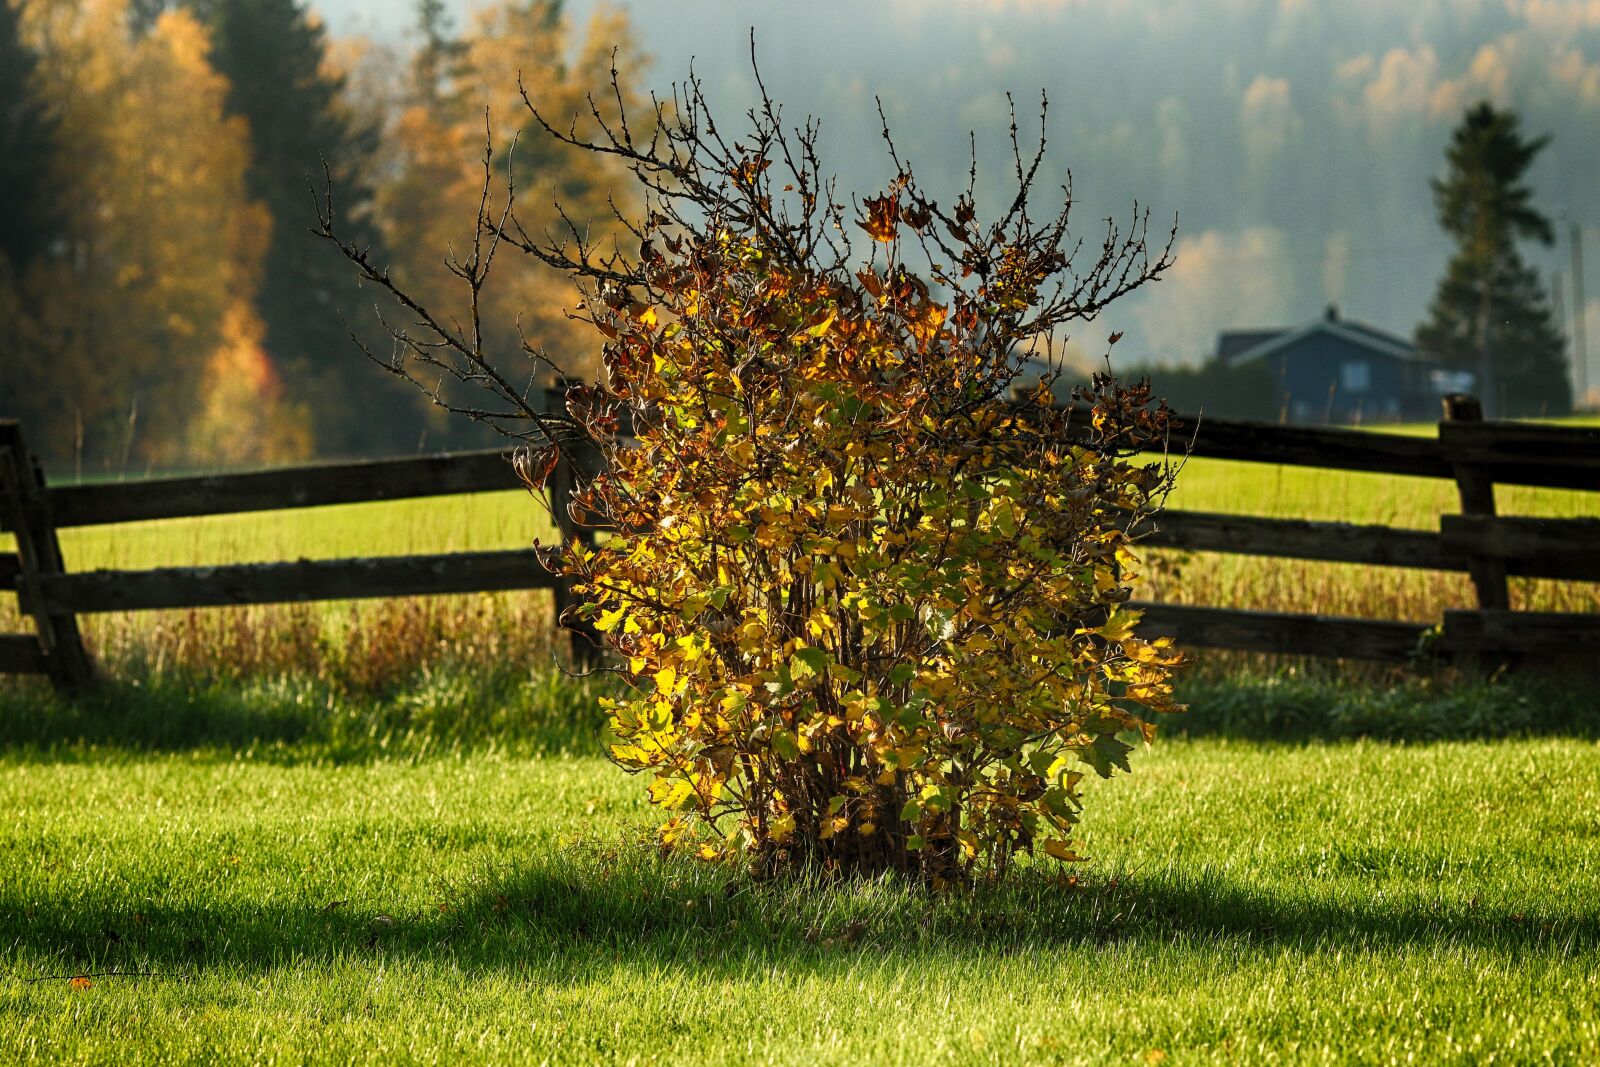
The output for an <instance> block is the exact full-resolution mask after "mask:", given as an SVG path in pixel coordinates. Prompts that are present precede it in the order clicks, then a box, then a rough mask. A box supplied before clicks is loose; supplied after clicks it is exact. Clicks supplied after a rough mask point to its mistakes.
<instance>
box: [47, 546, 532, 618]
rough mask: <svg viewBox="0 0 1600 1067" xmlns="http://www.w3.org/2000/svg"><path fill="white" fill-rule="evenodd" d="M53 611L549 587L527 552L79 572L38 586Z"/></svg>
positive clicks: (169, 606) (173, 606)
mask: <svg viewBox="0 0 1600 1067" xmlns="http://www.w3.org/2000/svg"><path fill="white" fill-rule="evenodd" d="M40 585H41V590H42V594H43V596H44V598H45V603H46V605H47V606H48V607H49V608H51V609H52V610H58V611H73V612H80V613H92V612H105V611H147V610H152V609H158V608H188V607H220V606H226V605H230V604H278V603H293V602H303V601H312V600H354V599H362V598H371V597H390V596H428V595H434V594H441V593H477V592H497V591H501V590H510V589H550V588H553V587H554V585H555V578H554V576H552V575H551V574H550V573H549V572H548V571H546V570H545V569H544V568H543V567H542V566H541V565H540V564H539V560H538V557H537V556H536V555H535V554H534V552H533V550H531V549H511V550H507V551H501V552H452V553H445V554H441V555H429V556H388V557H377V558H370V559H329V560H305V559H302V560H298V561H296V562H293V563H239V564H231V565H228V566H221V567H160V568H156V569H154V570H144V571H107V570H98V571H83V572H80V573H77V574H62V575H54V576H51V577H48V578H45V579H42V580H41V582H40Z"/></svg>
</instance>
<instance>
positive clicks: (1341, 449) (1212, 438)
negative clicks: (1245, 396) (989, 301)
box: [1070, 413, 1451, 478]
mask: <svg viewBox="0 0 1600 1067" xmlns="http://www.w3.org/2000/svg"><path fill="white" fill-rule="evenodd" d="M1090 432H1091V430H1090V425H1089V418H1088V415H1087V413H1085V414H1084V416H1083V418H1081V419H1077V418H1075V419H1074V420H1073V424H1072V430H1071V431H1070V436H1072V437H1073V438H1074V439H1079V440H1081V439H1083V438H1084V437H1087V436H1088V435H1089V433H1090ZM1162 448H1165V450H1166V451H1168V452H1170V453H1171V454H1173V455H1182V454H1184V453H1185V452H1187V453H1188V454H1189V455H1193V456H1203V457H1206V458H1210V459H1237V460H1245V461H1248V462H1253V463H1280V464H1285V465H1288V466H1298V467H1326V468H1333V469H1337V470H1353V471H1377V472H1379V473H1385V474H1409V475H1417V476H1420V477H1425V478H1449V477H1451V469H1450V464H1449V463H1447V462H1446V461H1445V459H1444V458H1443V454H1442V452H1441V451H1440V447H1439V443H1438V442H1437V441H1434V440H1431V439H1429V438H1426V437H1407V436H1404V435H1402V434H1390V433H1367V432H1365V431H1362V430H1345V429H1337V428H1333V427H1323V426H1282V425H1279V424H1278V423H1271V422H1246V421H1242V420H1233V419H1207V418H1191V417H1189V416H1177V417H1174V419H1173V420H1172V424H1171V432H1170V435H1169V437H1168V439H1167V440H1166V441H1165V442H1162V443H1161V444H1159V445H1157V446H1155V447H1154V448H1152V449H1151V450H1152V451H1159V450H1161V449H1162Z"/></svg>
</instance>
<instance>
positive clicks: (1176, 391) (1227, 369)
mask: <svg viewBox="0 0 1600 1067" xmlns="http://www.w3.org/2000/svg"><path fill="white" fill-rule="evenodd" d="M1127 374H1128V375H1129V376H1130V377H1134V378H1141V377H1145V378H1149V379H1150V382H1151V384H1152V385H1153V386H1154V387H1155V393H1156V395H1157V396H1159V397H1161V398H1163V399H1164V400H1166V402H1167V406H1168V407H1170V408H1171V409H1172V410H1173V411H1177V412H1181V413H1183V414H1185V415H1198V414H1202V413H1203V414H1206V415H1210V416H1211V417H1212V418H1216V419H1255V420H1257V421H1262V422H1276V421H1278V418H1279V416H1280V415H1282V413H1283V397H1282V396H1281V395H1280V385H1279V382H1278V379H1277V376H1276V375H1275V374H1273V372H1272V370H1271V368H1270V367H1269V366H1268V365H1267V364H1266V363H1265V362H1264V361H1261V360H1257V361H1255V362H1252V363H1244V364H1236V365H1231V366H1230V365H1229V364H1226V363H1223V362H1221V361H1219V360H1215V359H1212V360H1208V361H1207V362H1205V363H1199V364H1195V365H1193V366H1182V367H1169V366H1156V367H1136V368H1133V369H1131V370H1129V371H1128V372H1127Z"/></svg>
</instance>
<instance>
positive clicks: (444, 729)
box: [0, 667, 603, 762]
mask: <svg viewBox="0 0 1600 1067" xmlns="http://www.w3.org/2000/svg"><path fill="white" fill-rule="evenodd" d="M597 696H598V688H597V685H596V684H595V683H593V682H585V681H575V680H572V679H569V678H566V677H564V676H563V675H561V674H560V673H558V672H556V671H555V670H553V669H549V670H545V671H543V672H539V673H530V672H528V671H526V670H522V671H518V670H513V669H511V668H509V667H508V668H507V669H505V670H502V671H493V672H490V671H482V670H469V669H465V668H452V667H443V668H438V669H432V670H427V671H423V672H419V673H418V674H416V675H414V676H412V677H409V678H407V679H405V680H404V681H403V682H401V683H397V684H396V685H394V686H392V687H389V688H387V689H385V690H382V691H378V692H369V691H352V690H350V689H348V688H344V687H340V686H337V685H334V684H331V683H329V682H326V681H322V680H319V679H316V678H311V677H305V676H296V675H288V676H279V677H260V678H239V679H221V680H216V679H202V678H192V677H182V676H179V677H165V678H160V679H154V680H150V681H146V682H140V681H115V680H113V681H108V682H105V683H103V684H102V685H100V686H99V687H97V688H95V689H94V690H91V691H90V692H88V693H86V694H83V695H81V696H78V697H76V698H71V699H69V698H64V697H61V696H58V695H57V694H55V693H53V692H52V691H51V690H50V689H49V688H48V687H46V686H44V685H43V684H27V683H22V684H8V685H6V686H5V687H3V688H0V755H5V754H10V755H12V756H13V757H18V756H20V757H22V758H28V757H30V756H40V757H44V758H51V759H62V758H72V756H73V755H74V753H81V754H88V752H89V751H90V750H93V751H94V752H95V754H96V755H100V754H103V753H104V752H105V751H106V750H111V751H123V752H128V753H134V754H138V753H161V752H187V753H193V752H206V751H214V752H217V753H219V754H226V755H227V756H228V758H232V756H233V755H234V754H236V753H239V752H249V753H250V754H251V755H252V756H254V757H256V758H261V759H266V760H272V761H278V762H299V761H304V760H317V761H324V762H328V761H331V762H342V761H361V760H369V759H373V758H379V757H382V758H407V757H412V756H422V755H427V754H430V753H437V752H440V751H450V750H461V749H472V748H479V747H483V748H487V747H491V746H492V747H494V748H495V749H497V750H498V751H501V752H507V751H510V752H512V753H517V754H523V755H547V754H558V753H585V754H588V753H593V754H598V753H599V750H600V746H599V736H600V729H601V726H602V724H603V720H602V718H601V715H600V713H599V710H598V702H597V700H596V697H597Z"/></svg>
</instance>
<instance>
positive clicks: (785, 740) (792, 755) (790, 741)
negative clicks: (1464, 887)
mask: <svg viewBox="0 0 1600 1067" xmlns="http://www.w3.org/2000/svg"><path fill="white" fill-rule="evenodd" d="M772 751H774V752H776V753H777V754H778V755H779V756H781V757H783V758H784V759H799V758H800V743H799V742H798V741H796V740H795V737H794V731H792V730H788V729H785V728H784V727H782V726H780V727H778V728H777V729H776V730H773V731H772Z"/></svg>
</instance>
